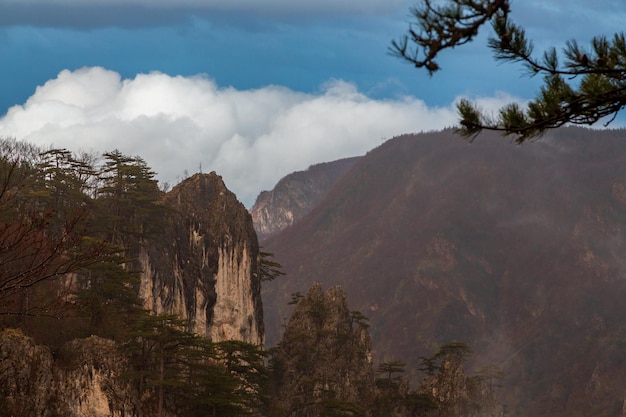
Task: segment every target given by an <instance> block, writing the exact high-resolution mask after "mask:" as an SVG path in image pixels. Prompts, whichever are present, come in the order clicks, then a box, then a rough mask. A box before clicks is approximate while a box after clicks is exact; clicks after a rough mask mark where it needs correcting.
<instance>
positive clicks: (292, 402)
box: [274, 285, 374, 417]
mask: <svg viewBox="0 0 626 417" xmlns="http://www.w3.org/2000/svg"><path fill="white" fill-rule="evenodd" d="M353 317H354V316H353V315H351V313H350V310H349V309H348V304H347V301H346V294H345V292H344V291H343V290H342V289H341V288H340V287H333V288H330V289H329V290H328V291H326V292H324V291H323V290H322V287H321V286H319V285H313V287H311V289H310V290H309V292H308V293H307V294H306V296H305V297H303V298H301V299H299V301H298V302H297V304H296V307H295V309H294V312H293V314H292V316H291V318H290V319H289V322H288V324H287V327H286V328H285V333H284V335H283V338H282V340H281V342H280V344H279V347H278V352H277V355H276V358H275V361H274V362H275V364H274V365H275V369H276V371H277V379H278V380H279V381H280V382H279V387H278V390H277V395H276V397H277V399H278V402H279V404H280V407H279V408H280V409H281V410H280V413H279V415H285V416H298V417H313V416H319V415H326V414H325V413H327V412H330V411H331V410H338V409H344V410H353V411H356V410H358V409H359V407H362V406H364V404H363V401H364V400H366V399H367V400H368V401H369V400H371V398H372V397H373V395H372V393H373V381H374V373H373V370H372V362H371V355H370V340H369V334H368V332H367V329H366V326H364V325H363V323H359V322H358V321H355V320H354V319H353ZM361 412H365V409H363V410H361Z"/></svg>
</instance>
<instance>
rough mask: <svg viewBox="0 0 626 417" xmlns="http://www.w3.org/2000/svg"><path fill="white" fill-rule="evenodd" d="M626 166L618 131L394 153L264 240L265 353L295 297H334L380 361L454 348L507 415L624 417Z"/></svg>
mask: <svg viewBox="0 0 626 417" xmlns="http://www.w3.org/2000/svg"><path fill="white" fill-rule="evenodd" d="M625 162H626V131H624V130H607V131H594V130H587V129H582V128H565V129H560V130H557V131H554V132H550V133H549V134H547V135H546V136H545V137H543V138H542V139H541V140H540V141H538V142H534V143H528V144H525V145H523V146H515V145H513V144H512V143H511V142H510V141H509V140H507V139H503V138H502V137H500V136H497V135H494V134H484V135H481V136H480V137H478V138H477V139H476V140H475V141H474V142H472V143H468V142H464V141H462V140H461V139H460V138H459V137H458V136H456V135H455V134H454V133H453V132H452V131H443V132H437V133H424V134H418V135H405V136H400V137H397V138H394V139H392V140H389V141H388V142H386V143H384V144H383V145H381V146H380V147H378V148H376V149H374V150H372V151H370V152H369V153H368V154H367V155H365V156H364V157H362V158H360V159H359V160H358V161H357V162H356V163H355V164H354V166H353V167H352V168H351V169H350V170H349V171H346V173H345V174H344V175H343V176H342V177H341V178H340V179H339V180H338V181H337V182H336V183H335V185H334V187H333V188H332V189H331V190H330V191H329V192H328V193H327V194H326V196H325V198H324V199H323V200H322V201H321V202H320V203H319V204H318V205H317V206H316V207H315V208H313V210H311V212H310V213H309V214H308V215H306V216H305V217H303V218H302V219H301V220H300V221H298V222H295V223H294V224H293V225H292V226H291V227H289V228H287V229H285V230H283V231H282V232H280V233H279V234H277V235H275V236H273V237H271V238H269V239H267V240H266V241H265V242H264V247H265V248H266V250H268V251H271V252H273V253H274V256H275V259H276V260H277V261H278V262H280V263H282V264H283V266H284V270H285V272H287V277H285V278H282V279H280V280H276V281H274V282H272V283H270V284H268V285H266V286H265V288H264V292H263V300H264V304H265V312H266V314H265V317H266V329H267V339H268V342H269V344H272V343H274V342H275V341H276V340H277V339H278V337H279V333H280V327H281V324H282V323H283V321H284V318H285V317H286V316H287V311H288V306H287V303H288V301H289V300H290V298H291V294H293V293H295V292H298V291H302V290H303V289H306V288H308V287H309V286H310V285H311V284H312V283H314V282H318V283H320V284H321V285H323V286H328V287H330V286H333V285H341V286H342V287H343V288H344V289H345V290H346V292H347V294H348V296H349V297H350V299H351V303H352V305H353V307H355V308H356V309H357V310H360V311H361V312H363V313H364V314H365V315H366V316H368V317H369V319H370V323H371V327H370V332H371V336H372V347H373V354H374V357H375V358H376V359H377V360H378V361H381V360H402V361H405V362H409V363H411V362H412V363H416V362H417V358H418V356H426V355H428V354H429V353H430V352H432V351H433V347H434V346H437V345H439V344H442V343H446V342H449V341H452V340H457V341H463V342H465V343H467V344H469V345H470V346H471V347H472V348H473V349H474V351H475V352H476V355H475V360H474V361H475V363H476V364H495V365H497V366H498V367H500V368H501V369H502V371H503V372H504V375H505V378H504V380H503V382H502V384H503V387H502V389H501V392H500V395H501V399H502V401H503V402H504V404H505V406H506V407H507V409H508V410H509V411H510V413H511V414H512V415H519V416H531V415H554V416H566V415H567V416H587V415H606V416H618V415H620V416H621V412H622V407H623V404H624V399H625V398H626V393H625V392H624V387H626V323H624V317H626V303H624V299H625V296H626V278H625V275H624V272H625V271H626V257H624V253H626V163H625Z"/></svg>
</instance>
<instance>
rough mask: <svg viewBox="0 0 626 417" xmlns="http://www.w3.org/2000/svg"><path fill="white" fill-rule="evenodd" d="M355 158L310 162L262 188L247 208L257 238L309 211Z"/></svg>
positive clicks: (287, 224)
mask: <svg viewBox="0 0 626 417" xmlns="http://www.w3.org/2000/svg"><path fill="white" fill-rule="evenodd" d="M357 160H358V157H355V158H346V159H340V160H338V161H334V162H328V163H322V164H317V165H313V166H310V167H309V169H307V170H306V171H298V172H294V173H292V174H289V175H287V176H286V177H284V178H283V179H281V180H280V181H279V182H278V184H276V187H274V189H273V190H271V191H263V192H261V194H259V196H258V197H257V199H256V202H255V203H254V206H253V207H252V209H251V210H250V214H251V215H252V220H253V222H254V228H255V229H256V232H257V235H258V238H259V241H262V240H263V239H265V238H267V237H269V236H272V235H274V234H275V233H277V232H280V231H281V230H283V229H285V228H286V227H289V226H291V225H292V224H293V223H294V222H296V221H298V220H300V219H301V218H302V217H304V216H305V215H306V214H308V213H309V212H310V211H311V210H312V209H313V207H315V206H316V205H317V204H318V203H319V202H320V200H321V199H322V198H323V197H324V196H325V195H326V193H327V192H328V191H329V190H330V189H331V188H332V187H333V185H335V182H337V180H338V179H339V178H341V177H342V176H343V174H345V172H346V171H348V170H349V169H350V168H351V167H352V166H353V165H354V164H355V163H356V161H357Z"/></svg>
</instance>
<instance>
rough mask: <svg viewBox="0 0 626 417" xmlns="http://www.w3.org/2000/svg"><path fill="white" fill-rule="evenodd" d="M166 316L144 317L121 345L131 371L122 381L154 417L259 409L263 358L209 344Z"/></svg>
mask: <svg viewBox="0 0 626 417" xmlns="http://www.w3.org/2000/svg"><path fill="white" fill-rule="evenodd" d="M188 325H189V323H187V322H186V321H185V320H181V319H179V318H178V317H176V316H174V315H170V314H158V315H152V314H144V315H142V316H140V317H138V319H137V320H136V321H135V323H134V326H133V330H132V332H131V333H130V338H129V340H128V341H127V342H126V343H125V344H124V347H125V350H126V352H127V353H128V355H129V356H130V358H131V366H132V370H131V372H129V373H128V374H127V375H126V378H129V379H131V380H132V381H134V382H135V383H136V386H137V390H138V391H139V392H140V393H141V394H142V395H143V396H144V397H146V398H147V404H148V407H149V404H153V405H154V404H156V409H155V410H154V413H155V414H156V415H157V416H162V415H164V414H165V412H166V411H167V410H170V411H171V410H177V411H178V412H180V411H183V412H184V413H185V415H187V416H196V415H198V416H200V415H213V416H216V415H219V416H239V415H242V414H247V413H249V412H251V411H252V410H255V409H259V408H262V406H263V403H264V402H267V400H266V399H265V398H264V391H263V390H264V389H265V387H266V380H267V372H266V370H265V367H264V363H263V358H264V356H265V353H264V352H263V351H262V350H260V349H259V347H257V346H253V345H250V344H248V343H244V342H239V341H228V342H221V343H212V342H210V341H209V340H208V339H205V338H203V337H201V336H198V335H196V334H194V333H193V332H191V331H189V330H187V329H186V328H187V326H188Z"/></svg>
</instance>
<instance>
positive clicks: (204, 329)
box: [138, 172, 264, 345]
mask: <svg viewBox="0 0 626 417" xmlns="http://www.w3.org/2000/svg"><path fill="white" fill-rule="evenodd" d="M163 204H164V206H165V207H166V208H167V209H168V210H167V212H166V217H167V220H166V221H165V222H164V229H163V231H162V232H161V233H159V234H158V235H157V236H156V237H155V239H152V240H150V241H148V242H146V244H145V245H143V247H142V249H141V250H140V253H139V256H138V263H139V265H138V267H139V269H141V270H142V271H143V272H142V276H141V286H140V296H141V298H142V299H143V300H144V304H145V307H146V308H148V309H150V310H152V311H154V312H156V313H161V312H168V313H174V314H177V315H179V316H180V317H182V318H184V319H188V320H190V321H193V323H194V326H193V329H192V330H193V331H194V332H195V333H197V334H200V335H204V336H207V337H209V338H210V339H211V340H213V341H214V342H218V341H223V340H231V339H234V340H241V341H244V342H249V343H253V344H258V345H262V344H263V341H264V327H263V306H262V302H261V293H260V291H261V288H260V279H259V276H258V271H257V268H258V257H259V247H258V242H257V238H256V234H255V232H254V227H253V224H252V219H251V217H250V215H249V214H248V212H247V210H246V209H245V207H244V206H243V205H242V204H241V203H240V202H239V201H238V200H237V198H236V196H235V195H234V194H233V193H232V192H230V191H229V190H228V189H227V188H226V186H225V185H224V182H223V181H222V178H221V177H220V176H219V175H217V174H215V173H214V172H213V173H210V174H196V175H194V176H192V177H190V178H188V179H186V180H184V181H183V182H181V183H180V184H178V185H177V186H176V187H174V188H173V189H172V190H171V191H170V192H169V193H167V194H166V195H165V198H164V201H163Z"/></svg>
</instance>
